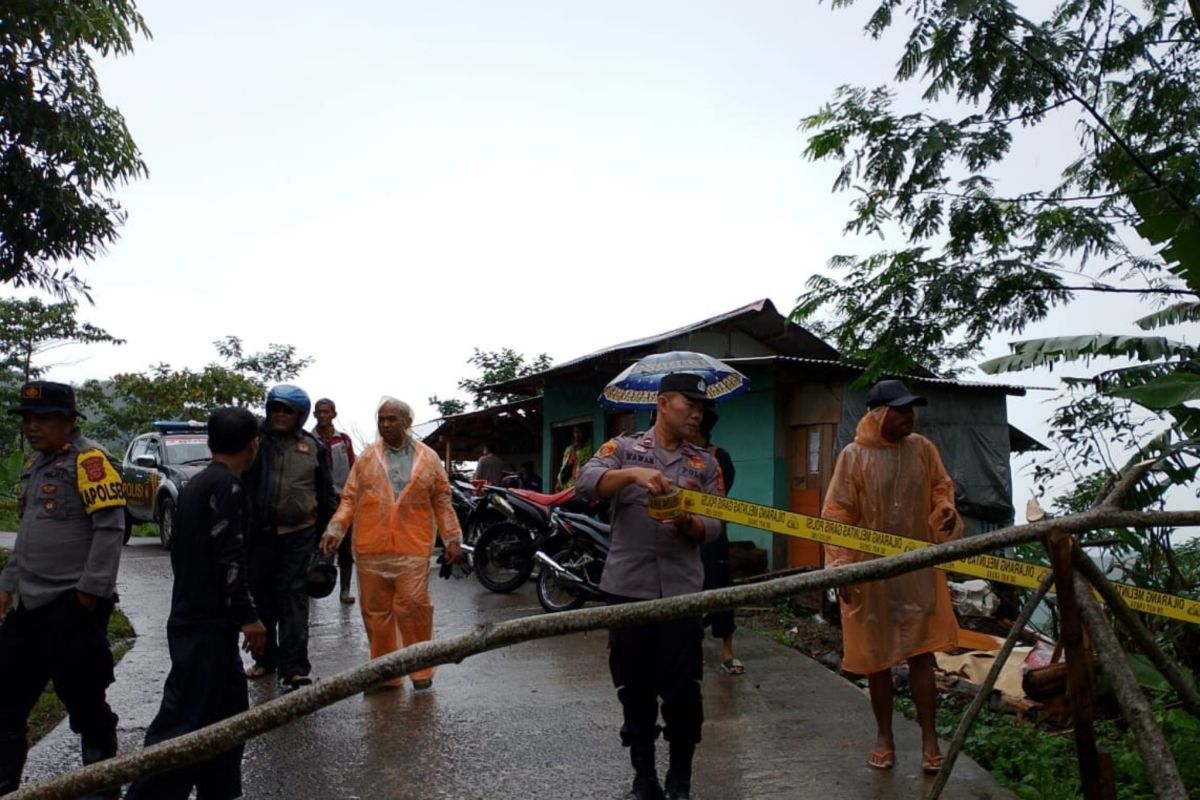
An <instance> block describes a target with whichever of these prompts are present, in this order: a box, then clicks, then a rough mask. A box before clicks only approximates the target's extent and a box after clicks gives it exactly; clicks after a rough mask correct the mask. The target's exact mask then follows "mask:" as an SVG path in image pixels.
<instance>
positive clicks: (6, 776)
mask: <svg viewBox="0 0 1200 800" xmlns="http://www.w3.org/2000/svg"><path fill="white" fill-rule="evenodd" d="M28 752H29V745H28V744H27V741H26V739H25V736H24V734H22V735H20V736H17V735H14V734H0V795H5V794H8V793H9V792H15V791H16V790H17V788H18V787H19V786H20V785H21V772H22V771H23V770H24V769H25V755H26V753H28Z"/></svg>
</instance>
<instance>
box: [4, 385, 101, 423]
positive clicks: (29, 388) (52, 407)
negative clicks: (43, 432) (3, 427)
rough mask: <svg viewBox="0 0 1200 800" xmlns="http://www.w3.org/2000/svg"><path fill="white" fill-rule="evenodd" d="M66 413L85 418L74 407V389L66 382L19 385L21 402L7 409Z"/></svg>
mask: <svg viewBox="0 0 1200 800" xmlns="http://www.w3.org/2000/svg"><path fill="white" fill-rule="evenodd" d="M25 412H29V413H31V414H66V415H67V416H69V417H79V418H81V419H87V417H85V416H84V415H83V414H80V413H79V410H78V409H76V408H75V389H74V388H72V387H71V385H70V384H67V383H54V382H52V381H30V382H29V383H27V384H25V385H24V386H22V387H21V404H20V405H18V406H14V407H13V408H10V409H9V410H8V413H10V414H24V413H25Z"/></svg>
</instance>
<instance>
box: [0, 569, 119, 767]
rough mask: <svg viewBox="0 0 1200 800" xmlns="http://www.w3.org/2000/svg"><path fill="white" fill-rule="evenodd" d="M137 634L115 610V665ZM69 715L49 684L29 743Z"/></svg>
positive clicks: (33, 716)
mask: <svg viewBox="0 0 1200 800" xmlns="http://www.w3.org/2000/svg"><path fill="white" fill-rule="evenodd" d="M7 563H8V551H7V550H0V569H3V568H4V565H5V564H7ZM136 636H137V633H136V632H135V631H134V630H133V625H132V624H131V623H130V622H129V617H127V616H125V614H124V612H122V611H121V609H120V608H114V609H113V613H112V616H111V617H109V618H108V642H109V647H110V649H111V650H112V654H113V663H114V664H115V663H117V662H118V661H120V660H121V658H122V657H123V656H124V655H125V654H126V653H128V652H129V648H131V647H133V640H134V638H136ZM66 715H67V709H66V708H64V707H63V704H62V702H61V701H60V700H59V699H58V695H56V694H55V693H54V684H53V683H51V684H48V685H47V686H46V690H45V691H44V692H42V696H41V697H39V698H38V701H37V703H36V704H35V705H34V707H33V711H32V712H30V714H29V743H30V744H33V743H34V742H36V741H37V740H38V739H41V738H42V737H43V736H45V735H46V734H47V733H49V732H50V731H52V730H53V729H54V726H55V725H57V724H58V723H59V721H61V720H62V718H63V717H65V716H66Z"/></svg>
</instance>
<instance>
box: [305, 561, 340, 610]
mask: <svg viewBox="0 0 1200 800" xmlns="http://www.w3.org/2000/svg"><path fill="white" fill-rule="evenodd" d="M333 559H334V555H333V553H330V554H329V555H325V554H324V553H320V552H317V553H313V554H312V558H311V559H309V562H308V572H307V573H306V575H305V578H304V591H305V592H307V593H308V596H309V597H314V598H317V599H320V598H322V597H328V596H329V595H330V594H331V593H332V592H333V587H335V586H337V580H338V574H337V567H335V566H334V564H333Z"/></svg>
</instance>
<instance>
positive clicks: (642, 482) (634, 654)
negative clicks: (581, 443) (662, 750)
mask: <svg viewBox="0 0 1200 800" xmlns="http://www.w3.org/2000/svg"><path fill="white" fill-rule="evenodd" d="M706 389H707V386H706V384H705V382H704V379H703V378H701V377H699V376H697V375H694V374H691V373H678V372H677V373H672V374H670V375H667V376H665V377H664V378H663V379H662V382H661V384H660V385H659V393H658V400H657V406H656V414H657V419H656V421H655V423H654V425H653V427H651V428H650V430H649V431H647V432H645V433H635V434H629V435H626V436H621V437H618V438H616V439H611V440H609V441H608V442H607V443H605V444H604V446H603V447H601V448H600V450H599V451H597V453H596V455H595V456H593V457H592V459H591V460H590V461H588V462H587V464H585V465H584V467H583V469H582V470H581V471H580V474H579V480H578V482H577V483H576V484H575V487H576V490H577V491H578V493H579V494H580V496H582V497H584V498H587V499H611V500H612V501H613V503H612V551H611V552H610V553H609V556H608V561H607V562H606V563H605V566H604V576H603V578H602V579H601V581H600V588H601V589H603V590H604V591H605V592H606V593H607V594H608V596H609V602H610V603H614V604H615V603H627V602H636V601H639V600H653V599H657V598H659V597H673V596H675V595H680V594H688V593H690V592H698V591H700V590H701V589H702V587H703V585H704V566H703V564H702V563H701V560H700V545H701V544H702V543H703V542H706V541H707V542H711V541H714V540H715V539H716V538H717V537H718V536H719V535H720V534H721V531H722V530H723V528H724V526H723V523H721V522H719V521H718V520H714V519H709V518H707V517H700V516H693V515H691V514H688V513H680V514H679V515H677V516H676V517H675V518H674V519H672V520H669V521H666V522H660V521H657V520H655V519H653V518H651V516H650V514H649V511H648V510H647V498H648V497H649V496H650V495H660V494H665V493H667V492H670V491H672V490H673V489H674V488H675V487H676V486H680V487H683V488H690V489H698V490H700V491H704V492H708V493H711V494H720V495H723V494H724V493H725V489H724V486H723V484H722V478H721V469H720V467H719V466H718V465H717V461H716V459H715V458H714V457H713V456H712V454H710V453H709V452H708V451H707V450H704V449H702V448H700V447H697V446H695V445H693V444H690V443H689V441H688V440H689V439H692V438H695V437H696V435H697V433H698V431H699V426H700V421H701V419H702V417H703V415H704V409H705V407H706V406H707V404H708V398H707V395H706V393H705V392H706ZM702 638H703V628H701V626H700V618H699V617H689V618H687V619H676V620H670V621H666V622H652V623H647V624H644V625H635V626H632V627H626V628H619V629H616V630H613V631H612V632H611V633H610V634H609V669H610V671H611V673H612V679H613V685H614V686H615V687H616V688H617V697H618V699H619V700H620V701H621V707H622V710H623V712H624V724H623V725H622V726H621V743H622V744H623V745H624V746H626V747H628V748H629V755H630V760H631V761H632V763H633V769H634V781H633V789H632V791H630V793H629V794H628V795H627V798H628V800H659V799H660V798H663V797H664V796H665V797H666V798H669V799H670V800H685V798H687V797H689V793H690V791H691V778H692V757H693V755H694V753H695V750H696V744H697V743H699V741H700V727H701V724H702V723H703V721H704V708H703V704H702V700H701V696H700V678H701V669H702V666H703V656H702V653H701V647H700V646H701V640H702ZM660 699H661V701H662V718H663V722H664V726H663V727H662V728H661V730H662V732H663V738H664V739H666V740H667V741H668V742H669V743H670V754H671V755H670V767H669V769H668V771H667V776H666V783H665V790H666V794H665V795H664V793H663V789H664V787H663V786H660V784H659V782H658V774H657V770H656V767H655V762H654V740H655V739H656V738H658V733H659V730H660V728H659V725H658V714H659V701H660Z"/></svg>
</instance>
